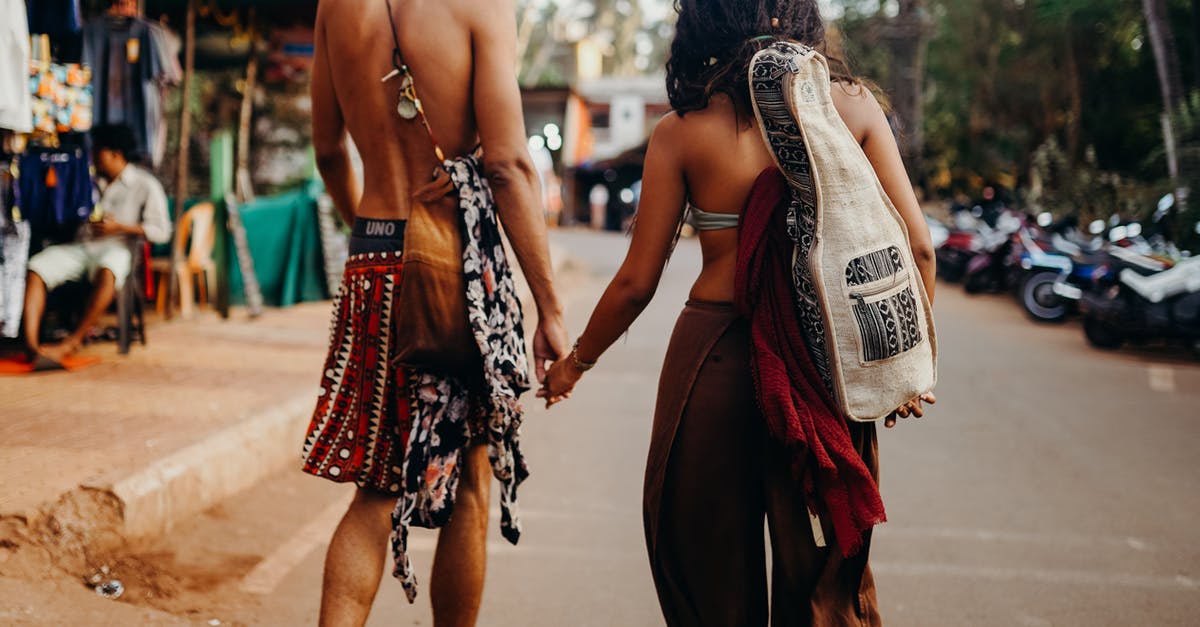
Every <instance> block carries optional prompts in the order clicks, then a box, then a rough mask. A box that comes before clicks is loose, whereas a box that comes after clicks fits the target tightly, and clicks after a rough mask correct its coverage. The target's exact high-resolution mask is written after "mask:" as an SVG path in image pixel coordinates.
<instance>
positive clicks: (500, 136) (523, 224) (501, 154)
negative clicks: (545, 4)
mask: <svg viewBox="0 0 1200 627" xmlns="http://www.w3.org/2000/svg"><path fill="white" fill-rule="evenodd" d="M471 16H472V17H471V18H470V19H471V47H472V52H473V58H474V65H475V68H474V72H475V74H474V90H475V94H474V98H475V102H474V107H475V120H476V123H477V124H478V126H479V139H480V141H481V142H482V144H483V164H484V171H485V173H486V175H487V178H488V182H489V183H490V184H491V187H492V192H493V194H494V195H495V198H496V205H497V207H498V211H499V214H500V221H501V222H502V223H503V224H504V232H505V234H506V235H507V236H508V240H509V242H510V243H511V244H512V247H513V251H514V252H515V253H516V255H517V261H518V262H519V263H520V264H521V270H522V271H523V272H524V273H525V279H526V280H527V281H528V282H529V288H530V291H532V292H533V300H534V302H535V303H536V304H537V309H538V318H539V334H538V337H537V338H536V339H535V342H534V353H535V360H536V362H537V364H536V365H537V370H538V379H539V381H540V380H541V378H542V376H543V368H544V360H549V359H557V358H560V357H562V356H563V355H564V354H565V353H566V351H567V346H566V344H567V339H566V331H565V329H563V328H562V303H561V302H559V299H558V293H557V292H556V291H555V289H554V284H553V279H554V276H553V274H554V273H553V269H552V267H551V265H550V250H549V246H548V244H547V238H546V220H545V211H544V209H543V207H542V198H541V195H540V194H539V192H538V189H539V186H538V176H537V171H536V170H535V169H534V167H533V160H532V159H531V158H530V156H529V149H528V147H527V144H526V141H527V140H526V137H525V119H524V117H523V114H522V111H521V90H520V88H519V87H518V85H517V73H516V67H517V24H516V17H515V16H516V8H515V7H514V5H513V0H497V1H493V2H480V3H472V5H471Z"/></svg>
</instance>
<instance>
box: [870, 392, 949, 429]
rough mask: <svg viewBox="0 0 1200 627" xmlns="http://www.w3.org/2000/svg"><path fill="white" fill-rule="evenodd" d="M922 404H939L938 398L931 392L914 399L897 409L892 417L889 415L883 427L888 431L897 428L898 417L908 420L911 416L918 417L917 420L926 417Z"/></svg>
mask: <svg viewBox="0 0 1200 627" xmlns="http://www.w3.org/2000/svg"><path fill="white" fill-rule="evenodd" d="M922 402H925V403H929V404H930V405H933V404H935V403H937V397H936V396H934V395H933V393H932V392H931V393H927V394H922V395H920V396H918V397H916V398H914V399H913V400H911V401H909V402H907V403H905V404H903V405H901V406H900V407H899V408H898V409H896V411H894V412H892V413H891V415H889V416H888V417H887V418H886V419H885V420H884V421H883V426H885V427H887V428H888V429H891V428H892V427H894V426H896V416H900V417H901V418H908V417H909V416H910V415H911V416H916V417H917V418H920V417H921V416H924V415H925V410H924V409H923V408H922V407H921V403H922Z"/></svg>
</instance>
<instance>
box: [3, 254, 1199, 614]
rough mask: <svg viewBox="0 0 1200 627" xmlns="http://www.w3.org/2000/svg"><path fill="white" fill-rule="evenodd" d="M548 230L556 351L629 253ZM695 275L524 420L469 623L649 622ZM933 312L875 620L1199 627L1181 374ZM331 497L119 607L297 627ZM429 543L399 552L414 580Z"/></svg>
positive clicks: (397, 599) (894, 489) (154, 564)
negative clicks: (482, 587) (656, 453)
mask: <svg viewBox="0 0 1200 627" xmlns="http://www.w3.org/2000/svg"><path fill="white" fill-rule="evenodd" d="M555 237H556V238H557V240H558V241H559V242H560V243H562V244H564V245H565V247H566V248H567V249H568V250H569V251H570V253H571V254H572V255H573V256H574V257H575V258H576V259H578V265H577V267H576V268H575V269H574V270H573V271H571V272H568V273H567V274H568V283H569V284H567V285H565V286H564V287H565V291H566V293H567V294H568V295H569V298H570V301H569V302H570V311H569V315H568V318H569V324H570V326H571V329H572V332H573V334H574V333H578V331H579V330H581V329H582V325H583V323H584V322H585V320H586V316H587V314H588V313H589V312H590V309H591V306H592V305H593V304H594V303H595V301H596V299H597V298H598V297H599V294H600V291H601V290H602V288H603V286H604V285H605V284H606V282H607V279H608V278H609V277H611V275H612V273H613V272H614V271H615V270H616V268H617V266H618V264H619V263H620V260H621V257H622V256H623V255H624V250H625V245H626V243H625V240H624V239H623V238H622V237H620V236H614V235H598V234H592V233H581V232H560V233H556V234H555ZM698 267H699V248H698V246H697V244H696V242H694V241H684V242H682V243H681V244H680V246H679V249H678V250H677V252H676V254H675V256H674V258H673V259H672V261H671V263H670V265H669V267H668V269H667V272H666V275H665V277H664V279H663V283H662V287H661V288H660V290H659V292H658V295H657V297H656V298H655V300H654V303H653V304H652V305H651V306H650V308H649V309H648V310H647V312H646V313H645V314H644V315H643V317H642V318H641V319H640V320H639V321H638V322H637V323H636V325H635V326H634V327H633V329H632V330H631V331H630V333H629V334H628V336H627V338H626V339H624V340H623V341H621V342H619V343H618V344H617V345H616V346H614V348H613V349H612V350H611V351H610V352H609V353H608V354H606V355H605V356H604V357H603V359H602V360H601V363H600V365H599V366H598V367H597V368H596V369H595V370H594V371H592V372H591V373H589V374H588V376H587V377H586V378H585V380H584V381H583V382H582V383H581V384H580V387H579V389H578V390H577V392H576V394H575V396H574V398H572V399H571V400H570V401H568V402H567V403H565V404H564V405H562V406H560V407H558V408H556V409H555V410H554V411H553V412H550V413H547V412H546V411H544V410H543V409H541V408H540V407H537V406H536V403H535V402H534V401H533V400H532V399H531V400H530V402H529V403H528V406H529V413H528V416H527V421H526V427H525V429H524V436H523V441H524V445H525V447H526V451H527V455H528V458H529V463H530V465H531V469H532V472H533V475H532V478H531V479H530V480H529V481H528V482H526V483H525V485H524V486H523V488H522V491H521V512H522V518H523V521H524V536H523V539H522V541H521V545H520V547H519V548H513V547H509V546H507V544H505V543H504V541H503V540H502V539H501V538H500V535H499V533H498V528H497V523H496V521H495V520H494V521H493V525H492V531H491V533H492V535H491V538H492V548H491V550H490V557H489V565H488V583H487V590H486V595H485V598H484V605H483V613H482V617H481V620H480V625H482V626H484V627H541V626H545V627H558V626H609V625H619V626H640V625H646V626H652V625H661V624H662V621H661V618H660V615H659V612H658V606H657V603H656V599H655V595H654V589H653V585H652V583H651V580H650V576H649V569H648V567H647V563H646V557H645V551H644V545H643V537H642V527H641V494H640V491H641V485H642V470H643V466H644V462H645V454H646V449H647V444H648V441H649V432H650V421H651V413H652V408H653V403H654V393H655V387H656V384H657V378H658V368H659V367H660V365H661V363H662V357H663V353H664V351H665V348H666V341H667V338H668V336H669V334H670V331H671V329H672V326H673V324H674V319H675V316H676V315H677V314H678V311H679V309H680V308H681V306H682V303H683V301H684V300H685V298H686V294H687V290H688V287H689V285H690V283H691V281H692V279H693V278H694V276H695V274H696V270H697V268H698ZM936 313H937V321H938V329H939V344H940V349H941V382H940V384H939V387H938V396H939V398H940V401H941V402H940V403H939V404H938V405H937V407H936V408H934V409H933V410H932V411H931V412H930V413H929V415H928V416H927V417H926V418H924V419H921V420H909V421H907V422H902V423H901V424H900V425H899V427H897V428H896V429H894V430H889V431H884V432H882V436H881V443H880V448H881V458H882V475H883V480H882V489H883V495H884V502H885V504H886V506H887V511H888V517H889V522H888V523H887V524H885V525H883V526H882V527H880V528H879V529H878V531H877V534H876V536H875V542H874V547H873V554H872V564H873V567H874V569H875V572H876V577H877V580H878V587H879V601H880V604H881V609H882V612H883V617H884V619H885V621H886V622H887V624H889V625H903V626H907V625H912V626H918V625H920V626H929V625H947V626H957V625H995V626H1010V625H1029V626H1040V625H1080V626H1096V625H1194V624H1196V622H1195V621H1196V618H1195V616H1196V615H1197V613H1198V612H1200V531H1197V526H1198V522H1197V519H1198V518H1200V496H1198V495H1200V489H1198V488H1197V485H1200V464H1198V463H1197V453H1198V452H1200V437H1198V436H1200V367H1198V366H1197V364H1196V362H1192V361H1189V360H1188V359H1187V358H1186V356H1183V355H1179V354H1176V353H1170V352H1166V353H1164V352H1162V351H1151V350H1143V351H1139V352H1133V353H1130V352H1125V353H1116V354H1113V353H1103V352H1098V351H1095V350H1093V349H1091V348H1089V347H1088V346H1086V344H1085V343H1084V340H1083V334H1082V332H1081V331H1080V330H1079V328H1078V326H1077V325H1076V324H1066V325H1062V326H1039V325H1035V324H1033V323H1031V322H1029V321H1028V320H1026V319H1025V318H1024V316H1023V315H1022V313H1021V311H1020V310H1019V308H1018V307H1017V306H1016V305H1015V303H1013V301H1012V299H1011V298H1009V297H1007V296H984V297H975V298H972V297H968V296H966V295H964V294H963V293H962V291H961V290H960V289H959V288H958V287H957V286H952V285H941V286H940V289H939V293H938V297H937V305H936ZM314 332H321V330H314ZM315 376H316V373H314V378H315ZM296 444H297V449H298V448H299V444H300V443H299V442H297V443H296ZM348 497H349V490H348V489H347V488H345V487H344V486H334V485H330V484H328V483H326V482H323V481H321V480H317V479H313V478H310V477H307V476H303V475H301V474H300V473H299V472H298V471H289V472H281V473H280V474H279V475H277V476H276V477H274V478H273V479H271V480H269V481H266V482H263V483H262V484H260V485H258V486H256V487H255V488H253V489H251V490H250V491H248V492H246V493H244V494H243V495H241V496H239V497H236V498H234V499H231V500H230V501H228V502H227V503H224V504H222V505H220V506H218V507H216V508H214V509H213V510H210V511H209V512H207V513H205V514H204V515H203V516H201V517H199V518H198V519H197V520H195V521H194V522H193V523H191V524H188V525H185V526H183V527H181V528H180V529H178V530H177V531H176V532H175V533H173V534H172V535H171V536H170V537H168V538H165V539H163V540H162V541H161V542H160V543H158V544H157V545H156V546H153V547H149V548H147V549H146V550H145V551H143V552H141V553H139V554H138V555H135V556H131V557H130V558H128V560H127V561H125V562H123V567H124V568H125V569H126V571H129V573H128V574H127V575H126V579H127V580H128V581H131V582H132V583H131V584H130V586H129V588H130V590H129V593H128V601H129V602H131V603H136V604H140V605H143V606H146V605H148V606H151V607H155V608H158V609H160V610H165V611H167V612H169V613H170V616H175V617H178V618H179V619H180V620H181V621H183V624H189V623H195V624H201V625H203V624H215V623H210V622H209V621H214V620H215V621H221V622H220V624H224V625H231V624H245V625H305V624H315V618H316V613H317V606H318V599H319V587H320V576H321V565H322V560H323V554H324V549H325V546H326V543H327V541H328V538H329V534H330V532H331V530H332V529H333V527H334V525H335V524H336V522H337V520H338V517H339V516H340V514H341V512H342V510H343V509H344V507H345V503H346V502H347V499H348ZM495 514H496V511H495V508H494V509H493V515H495ZM433 540H434V536H433V535H432V534H431V533H428V532H423V531H419V532H418V533H417V535H416V537H415V539H414V540H413V546H414V547H415V548H416V550H415V552H414V561H415V564H416V565H417V568H418V573H419V576H420V577H421V578H422V582H423V583H427V582H428V568H429V565H430V563H431V561H432V547H433ZM135 571H136V572H135ZM31 585H32V584H31ZM427 590H428V588H427V587H426V588H423V589H422V596H421V597H420V598H419V599H418V602H417V604H416V605H415V606H409V605H408V604H407V603H406V602H405V601H404V596H403V593H402V591H401V589H400V586H399V584H398V583H396V582H395V581H393V580H391V579H390V577H389V578H385V580H384V582H383V587H382V588H381V593H380V595H379V598H378V601H377V603H376V606H375V614H374V617H373V619H372V621H371V622H370V623H369V624H370V625H373V626H383V625H430V624H432V622H431V620H430V617H429V609H428V595H427ZM11 593H13V592H12V591H10V592H9V593H7V594H11ZM7 594H6V596H7ZM70 594H90V593H89V592H85V591H82V589H81V588H78V589H77V588H75V587H71V588H70V590H69V591H68V593H64V597H63V602H64V603H67V602H69V598H70ZM10 598H11V597H10ZM122 605H124V604H122ZM93 616H96V615H95V614H93ZM161 616H162V617H164V618H163V620H166V618H165V617H168V614H162V615H161ZM96 617H97V618H98V619H100V622H99V623H91V624H104V620H103V619H102V617H99V616H96ZM24 618H25V619H27V620H33V619H35V618H36V617H30V616H25V617H24Z"/></svg>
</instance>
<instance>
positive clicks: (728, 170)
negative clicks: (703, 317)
mask: <svg viewBox="0 0 1200 627" xmlns="http://www.w3.org/2000/svg"><path fill="white" fill-rule="evenodd" d="M833 94H834V103H835V105H836V106H837V109H838V112H839V113H840V114H841V115H842V119H843V120H845V122H846V124H847V126H849V127H850V130H851V132H852V133H854V135H855V137H856V138H858V140H859V142H860V143H861V142H863V141H864V140H865V138H866V136H867V135H868V133H869V131H870V126H869V120H870V119H871V118H870V116H869V114H870V112H871V111H870V110H871V107H872V106H873V107H874V108H875V109H878V107H879V105H878V104H877V103H876V101H875V99H874V98H873V97H870V95H869V94H870V92H868V91H866V90H865V89H860V88H856V87H851V88H849V89H843V88H841V87H840V86H839V84H835V87H834V89H833ZM663 123H664V124H669V125H674V126H677V127H678V132H677V133H672V134H673V135H674V136H676V137H678V138H679V140H680V141H679V143H678V144H677V145H676V146H675V149H676V150H678V151H679V154H680V156H681V165H682V168H683V172H684V178H685V180H686V186H687V190H686V194H687V201H688V203H690V204H691V205H693V206H695V207H698V208H700V209H703V210H704V211H707V212H711V213H729V214H735V215H736V214H739V213H741V210H742V207H743V206H744V205H745V203H746V199H747V198H748V197H749V195H750V190H751V189H752V188H753V187H754V182H755V180H757V179H758V176H759V175H760V174H762V172H763V170H765V169H767V168H770V167H774V165H775V164H774V161H772V159H771V154H770V152H769V151H768V150H767V147H766V145H765V144H764V143H763V141H762V134H761V132H760V131H759V128H758V122H757V121H756V120H754V119H753V118H751V119H748V120H747V119H746V118H744V117H743V118H741V119H739V118H738V116H737V114H736V112H735V110H734V106H733V102H732V101H731V100H730V99H729V98H728V97H727V96H724V95H718V96H715V97H713V99H712V101H711V102H710V103H709V105H708V107H706V108H704V109H702V110H700V111H695V112H692V113H689V114H687V115H686V116H682V117H680V116H676V115H674V114H672V115H670V116H668V117H667V118H666V119H664V120H663ZM700 247H701V250H702V252H703V256H704V266H703V269H702V270H701V272H700V276H699V278H697V279H696V283H695V284H694V285H693V286H692V292H691V296H692V298H697V299H701V300H710V301H719V302H729V301H732V300H733V279H734V267H735V261H736V257H737V229H722V230H715V231H701V232H700Z"/></svg>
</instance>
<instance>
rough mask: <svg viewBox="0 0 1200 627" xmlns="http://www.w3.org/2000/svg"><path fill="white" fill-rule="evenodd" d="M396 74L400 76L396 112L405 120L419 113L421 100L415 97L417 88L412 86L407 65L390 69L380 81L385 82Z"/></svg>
mask: <svg viewBox="0 0 1200 627" xmlns="http://www.w3.org/2000/svg"><path fill="white" fill-rule="evenodd" d="M397 76H399V77H400V100H399V102H397V103H396V113H397V114H399V115H400V117H402V118H404V119H405V120H411V119H413V118H415V117H417V114H418V113H420V111H421V101H420V100H419V99H418V98H417V90H416V88H414V87H413V79H412V74H410V73H409V71H408V67H404V68H403V69H395V70H392V71H391V72H389V73H388V75H387V76H384V77H383V79H382V81H381V82H384V83H386V82H387V81H390V80H392V79H393V78H396V77H397Z"/></svg>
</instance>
